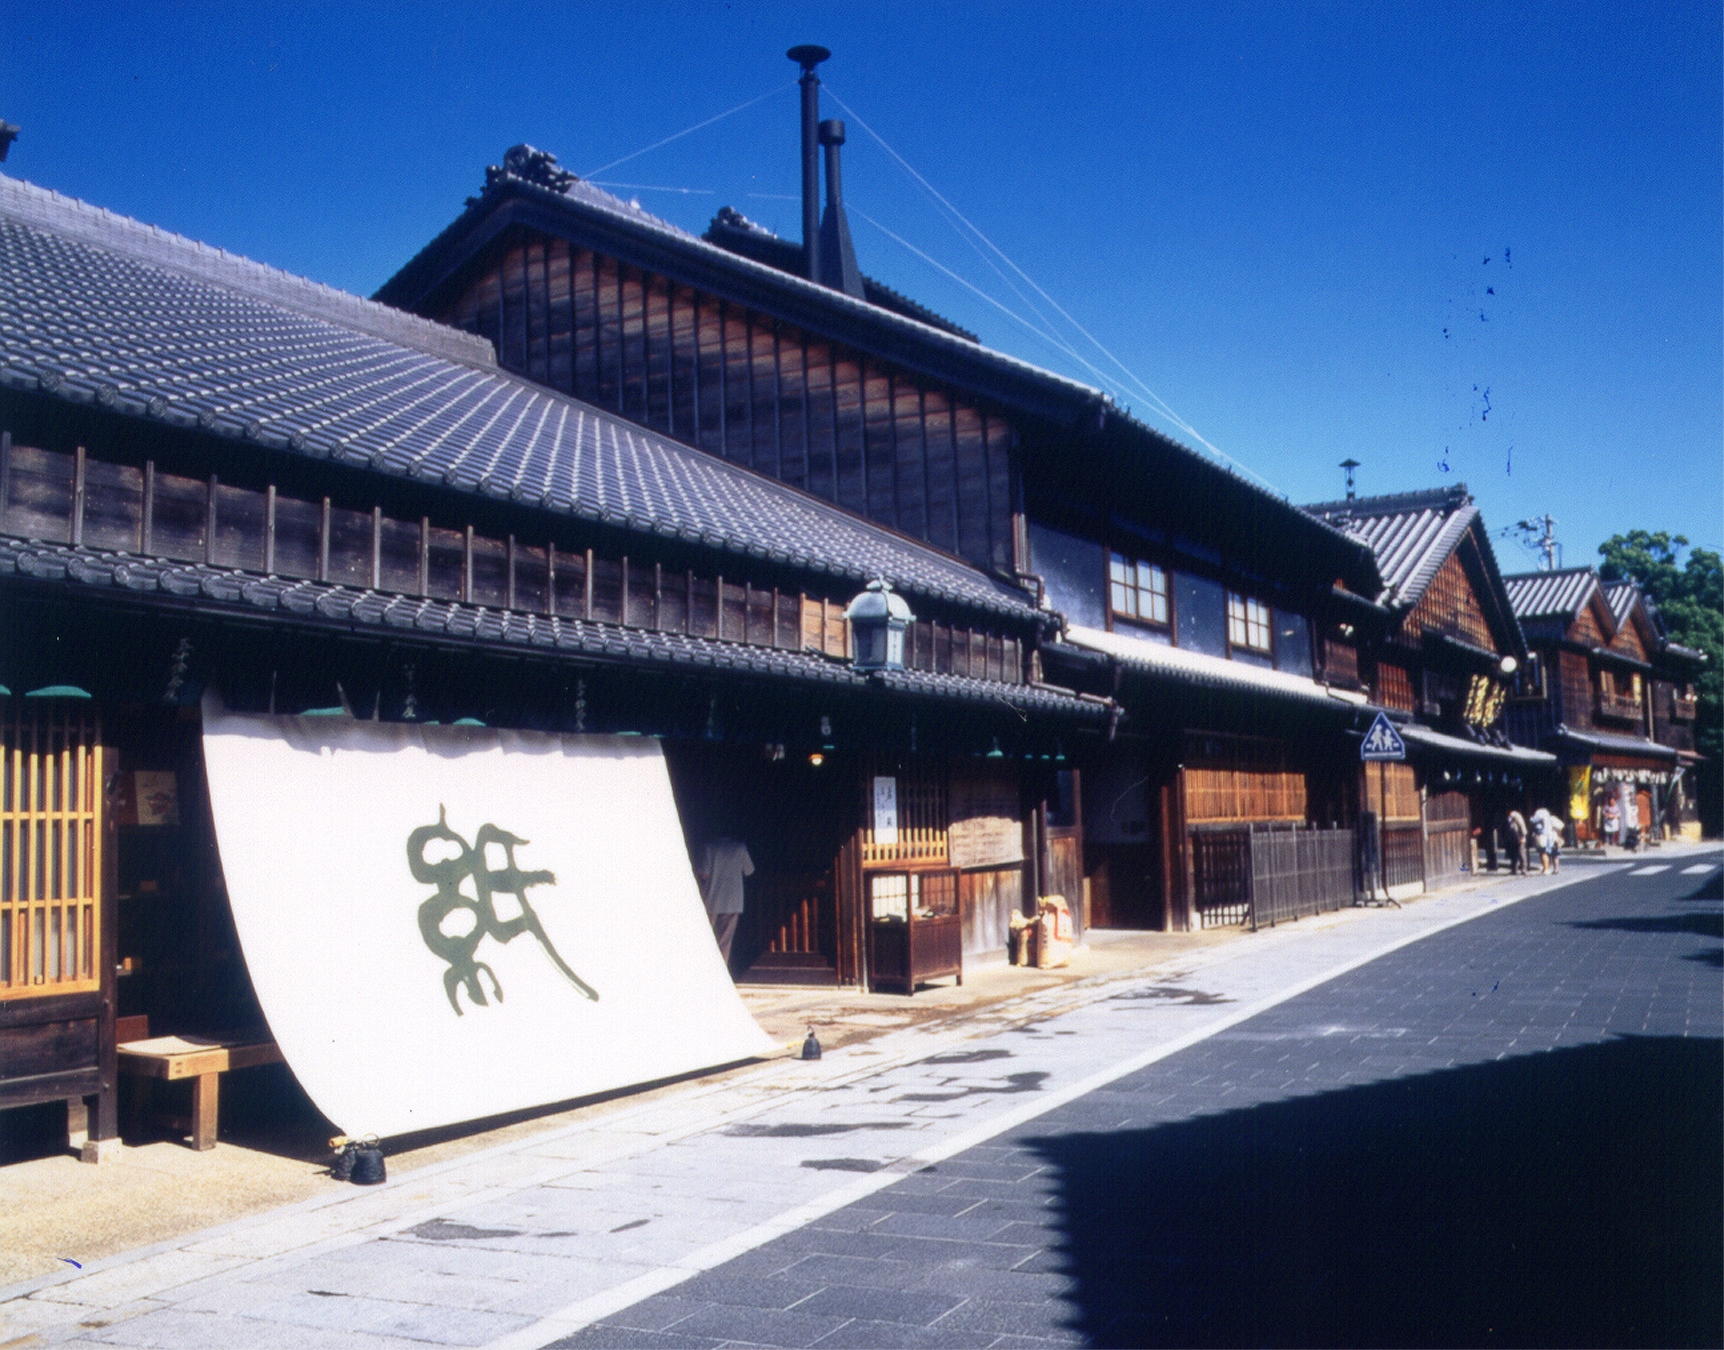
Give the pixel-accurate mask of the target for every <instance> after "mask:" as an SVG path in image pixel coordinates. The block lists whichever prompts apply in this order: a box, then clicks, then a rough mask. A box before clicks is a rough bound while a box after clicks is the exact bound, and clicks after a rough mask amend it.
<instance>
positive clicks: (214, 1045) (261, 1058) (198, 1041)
mask: <svg viewBox="0 0 1724 1350" xmlns="http://www.w3.org/2000/svg"><path fill="white" fill-rule="evenodd" d="M119 1060H120V1072H121V1073H129V1074H134V1075H137V1076H139V1077H144V1078H165V1079H167V1080H168V1081H169V1082H175V1081H178V1080H179V1079H182V1078H189V1079H191V1080H192V1118H191V1129H190V1130H189V1131H188V1133H189V1134H190V1135H191V1137H192V1147H193V1148H194V1149H197V1150H199V1151H200V1152H201V1151H203V1150H204V1149H211V1148H214V1147H215V1143H216V1126H217V1123H218V1118H219V1100H220V1096H219V1094H220V1083H221V1075H222V1074H224V1073H227V1072H228V1071H229V1070H231V1069H251V1068H255V1067H257V1066H258V1065H260V1064H280V1063H282V1062H283V1060H282V1055H281V1050H280V1048H279V1047H277V1045H276V1043H275V1042H274V1041H269V1040H261V1039H257V1038H250V1037H245V1036H236V1037H216V1036H156V1037H153V1038H151V1039H150V1040H146V1041H127V1042H126V1043H125V1044H123V1045H121V1046H120V1047H119Z"/></svg>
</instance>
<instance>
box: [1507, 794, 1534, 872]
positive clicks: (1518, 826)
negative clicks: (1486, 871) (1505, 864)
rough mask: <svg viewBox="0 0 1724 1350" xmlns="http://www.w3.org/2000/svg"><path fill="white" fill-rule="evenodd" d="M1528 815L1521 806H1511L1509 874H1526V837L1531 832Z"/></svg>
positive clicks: (1509, 820) (1509, 816)
mask: <svg viewBox="0 0 1724 1350" xmlns="http://www.w3.org/2000/svg"><path fill="white" fill-rule="evenodd" d="M1529 832H1530V831H1529V827H1528V825H1527V823H1526V817H1525V816H1523V815H1522V814H1521V813H1520V808H1519V807H1511V808H1510V809H1509V813H1508V833H1509V875H1510V876H1511V877H1512V876H1523V877H1524V876H1525V875H1526V837H1527V834H1528V833H1529Z"/></svg>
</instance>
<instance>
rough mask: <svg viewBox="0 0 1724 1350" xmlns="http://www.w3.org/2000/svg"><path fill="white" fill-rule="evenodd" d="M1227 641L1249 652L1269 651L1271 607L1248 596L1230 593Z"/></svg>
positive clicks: (1228, 596) (1228, 598)
mask: <svg viewBox="0 0 1724 1350" xmlns="http://www.w3.org/2000/svg"><path fill="white" fill-rule="evenodd" d="M1227 641H1228V642H1229V643H1230V644H1231V645H1232V646H1235V647H1243V648H1245V649H1246V650H1247V651H1253V652H1267V651H1268V650H1269V606H1268V605H1266V604H1264V603H1263V602H1262V601H1261V600H1254V599H1252V598H1251V597H1250V596H1248V595H1239V594H1237V593H1236V592H1232V591H1230V592H1228V595H1227Z"/></svg>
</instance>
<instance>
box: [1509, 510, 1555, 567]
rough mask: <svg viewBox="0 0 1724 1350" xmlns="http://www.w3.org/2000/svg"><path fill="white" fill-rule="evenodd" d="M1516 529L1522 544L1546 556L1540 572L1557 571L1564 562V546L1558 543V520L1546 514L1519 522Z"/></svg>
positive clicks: (1516, 523)
mask: <svg viewBox="0 0 1724 1350" xmlns="http://www.w3.org/2000/svg"><path fill="white" fill-rule="evenodd" d="M1514 527H1515V529H1517V530H1519V531H1520V536H1521V543H1523V544H1525V545H1526V546H1527V547H1528V548H1535V549H1537V550H1538V551H1539V552H1540V553H1542V554H1543V555H1544V563H1543V565H1542V566H1541V567H1540V568H1539V570H1540V571H1541V572H1554V571H1556V569H1557V567H1558V566H1559V565H1560V563H1561V561H1562V545H1561V544H1559V543H1557V542H1556V518H1555V517H1554V516H1551V515H1550V514H1548V513H1546V514H1545V515H1542V516H1534V517H1533V518H1532V519H1531V520H1517V521H1516V522H1515V526H1514Z"/></svg>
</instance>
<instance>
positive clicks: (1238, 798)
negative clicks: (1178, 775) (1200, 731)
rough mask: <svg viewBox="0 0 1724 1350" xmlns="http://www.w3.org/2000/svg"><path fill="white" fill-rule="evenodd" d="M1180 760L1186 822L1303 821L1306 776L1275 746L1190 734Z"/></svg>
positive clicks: (1245, 739)
mask: <svg viewBox="0 0 1724 1350" xmlns="http://www.w3.org/2000/svg"><path fill="white" fill-rule="evenodd" d="M1185 757H1186V768H1185V817H1186V819H1187V820H1188V821H1192V822H1208V821H1221V820H1295V821H1297V820H1304V819H1305V814H1306V796H1305V775H1304V774H1303V773H1302V772H1300V771H1299V770H1297V769H1291V768H1289V767H1288V765H1287V756H1286V750H1285V748H1284V747H1283V746H1282V744H1281V743H1280V742H1279V741H1268V740H1261V739H1258V738H1256V737H1247V736H1223V735H1193V736H1190V737H1188V738H1187V740H1186V748H1185Z"/></svg>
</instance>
